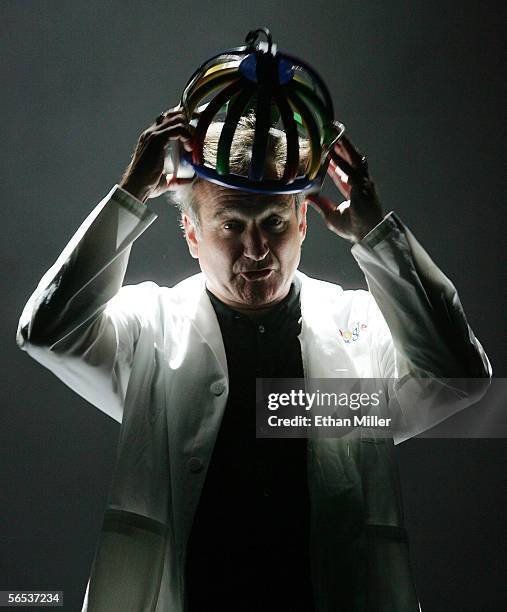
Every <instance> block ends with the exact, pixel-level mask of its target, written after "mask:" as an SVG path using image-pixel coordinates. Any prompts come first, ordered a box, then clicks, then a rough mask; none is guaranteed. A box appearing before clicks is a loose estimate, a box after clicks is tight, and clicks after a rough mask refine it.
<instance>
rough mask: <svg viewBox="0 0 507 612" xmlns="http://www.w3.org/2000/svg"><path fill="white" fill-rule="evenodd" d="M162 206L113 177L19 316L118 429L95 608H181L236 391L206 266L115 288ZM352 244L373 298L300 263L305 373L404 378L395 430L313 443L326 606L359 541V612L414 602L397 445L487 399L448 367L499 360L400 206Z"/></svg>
mask: <svg viewBox="0 0 507 612" xmlns="http://www.w3.org/2000/svg"><path fill="white" fill-rule="evenodd" d="M155 217H156V215H155V214H154V213H153V212H151V211H150V210H149V209H148V208H147V207H145V206H144V205H143V204H142V203H140V202H139V201H137V200H136V199H135V198H133V197H131V196H130V194H128V193H127V192H125V191H124V190H122V189H121V188H119V187H118V186H115V187H114V188H113V189H112V190H111V192H110V193H109V194H108V195H107V196H106V197H105V198H104V199H103V200H102V201H101V202H100V203H99V204H98V205H97V207H96V208H95V209H94V210H93V211H92V213H91V214H90V215H89V216H88V217H87V219H86V220H85V221H84V223H83V224H82V225H81V227H80V228H79V229H78V231H77V232H76V234H75V235H74V236H73V238H72V239H71V240H70V242H69V244H68V245H67V246H66V248H65V249H64V251H63V252H62V254H61V255H60V257H59V258H58V260H57V261H56V263H55V264H54V265H53V266H52V267H51V268H50V270H49V271H48V272H47V273H46V274H45V275H44V277H43V278H42V280H41V281H40V283H39V285H38V287H37V289H36V290H35V292H34V293H33V295H32V296H31V298H30V299H29V301H28V303H27V304H26V306H25V309H24V311H23V314H22V316H21V320H20V323H19V329H18V336H17V339H18V344H19V345H20V347H21V348H23V349H24V350H26V351H27V352H28V353H29V354H30V355H31V356H32V357H34V358H35V359H36V360H37V361H39V362H40V363H41V364H43V365H44V366H46V367H47V368H49V369H50V370H51V371H52V372H54V373H55V374H56V375H57V376H58V377H59V378H60V379H61V380H62V381H64V382H65V383H66V384H67V385H69V386H70V387H71V388H72V389H74V390H75V391H76V392H77V393H79V394H80V395H81V396H83V397H84V398H85V399H86V400H88V401H89V402H91V403H92V404H93V405H95V406H96V407H98V408H99V409H100V410H102V411H103V412H105V413H106V414H108V415H109V416H111V417H112V418H114V419H115V420H117V421H118V422H119V423H121V430H120V437H119V443H118V449H117V461H116V467H115V471H114V475H113V479H112V483H111V488H110V493H109V497H108V503H107V508H106V512H105V517H104V524H103V528H102V531H101V534H100V538H99V541H98V544H97V551H96V556H95V561H94V565H93V568H92V572H91V580H90V581H89V585H88V588H87V594H86V597H85V602H84V607H83V609H86V608H88V610H89V612H102V611H107V612H111V610H113V609H114V610H120V609H121V610H122V611H125V612H126V611H132V612H141V611H143V612H144V611H148V610H149V611H153V610H154V611H155V612H183V610H184V589H185V587H184V571H183V568H184V563H185V555H186V543H187V538H188V536H189V532H190V528H191V524H192V520H193V516H194V513H195V510H196V506H197V503H198V500H199V496H200V492H201V489H202V486H203V483H204V479H205V476H206V468H207V466H208V464H209V461H210V458H211V453H212V450H213V444H214V441H215V438H216V435H217V432H218V429H219V427H220V421H221V418H222V415H223V411H224V408H225V405H226V402H227V393H228V375H227V363H226V356H225V351H224V345H223V341H222V337H221V333H220V328H219V325H218V322H217V318H216V316H215V313H214V310H213V307H212V305H211V303H210V301H209V298H208V296H207V294H206V292H205V290H204V289H205V281H204V278H203V276H202V275H201V274H198V275H195V276H192V277H190V278H187V279H186V280H184V281H183V282H181V283H179V284H178V285H176V286H175V287H173V288H167V287H159V286H158V285H156V284H155V283H153V282H144V283H141V284H139V285H135V286H124V287H122V282H123V278H124V274H125V270H126V267H127V263H128V258H129V253H130V247H131V245H132V242H133V241H134V240H135V239H136V238H137V237H138V236H139V235H140V234H141V233H142V232H143V231H144V230H145V229H146V228H147V227H148V225H149V224H150V223H151V222H152V221H153V220H154V219H155ZM352 253H353V255H354V257H355V258H356V260H357V261H358V263H359V265H360V266H361V268H362V269H363V271H364V273H365V276H366V279H367V281H368V285H369V289H370V291H369V292H367V291H363V290H358V291H344V290H342V288H341V287H339V286H337V285H333V284H331V283H327V282H322V281H318V280H315V279H312V278H309V277H307V276H306V275H304V274H302V273H300V272H298V273H297V274H298V275H299V277H300V279H301V282H302V284H301V309H302V331H301V334H300V343H301V351H302V358H303V366H304V372H305V378H306V379H307V380H308V381H309V383H310V384H311V380H310V379H312V378H333V377H346V378H353V377H359V378H382V379H396V380H395V381H390V382H386V385H387V386H388V388H387V389H386V391H387V392H386V397H388V402H389V410H390V411H391V413H392V414H393V415H396V416H397V429H396V431H395V432H394V440H391V439H387V440H386V439H382V440H379V439H375V438H374V437H372V435H371V432H368V430H366V429H364V430H361V431H360V432H359V435H355V436H354V435H353V436H345V437H342V438H338V439H329V438H322V439H319V438H317V437H316V438H314V439H310V440H309V443H308V466H307V467H308V483H309V491H310V499H311V505H312V524H311V547H312V553H311V554H312V576H313V582H314V589H315V593H316V594H315V601H316V610H318V612H336V611H337V610H338V609H340V593H339V592H337V589H336V588H334V586H335V583H336V581H335V580H334V577H333V559H336V556H337V555H340V554H347V555H350V560H351V563H354V562H356V556H357V559H359V558H360V554H361V552H360V551H363V554H364V551H366V553H365V554H366V559H367V564H366V565H364V566H362V567H363V569H361V570H358V584H357V598H356V604H355V607H354V611H353V612H359V611H360V610H361V611H363V610H368V611H370V610H373V609H374V610H376V611H382V612H398V611H399V612H410V611H412V610H414V611H417V610H419V605H418V601H417V597H416V594H415V589H414V586H413V581H412V578H411V572H410V566H409V558H408V549H407V542H406V538H405V531H404V526H403V516H402V504H401V495H400V491H399V484H398V473H397V468H396V464H395V462H394V458H393V441H394V443H398V442H401V441H403V440H405V439H407V438H409V437H411V436H413V435H416V434H418V433H420V432H421V431H423V430H425V429H427V428H428V427H431V426H432V425H434V424H436V423H438V422H439V421H441V420H442V419H444V418H446V416H449V415H450V414H452V413H453V412H456V411H457V410H460V409H461V408H463V407H465V406H467V405H469V404H471V403H473V402H474V401H476V400H477V399H478V398H479V397H480V396H481V395H482V394H483V393H484V388H485V386H484V385H477V383H476V382H475V383H472V381H471V383H470V385H466V384H465V387H466V388H463V387H462V388H459V389H456V388H454V387H453V386H452V385H449V384H446V383H445V382H443V381H438V380H436V378H437V377H438V376H446V377H456V378H457V377H460V378H465V377H486V379H487V377H488V376H490V374H491V368H490V365H489V362H488V359H487V357H486V355H485V353H484V351H483V349H482V347H481V345H480V343H479V342H478V341H477V339H476V338H475V336H474V334H473V333H472V331H471V330H470V328H469V326H468V325H467V322H466V319H465V316H464V313H463V310H462V307H461V304H460V302H459V299H458V297H457V294H456V291H455V289H454V287H453V285H452V284H451V283H450V281H449V280H448V279H447V278H446V277H445V276H444V275H443V274H442V272H440V270H439V269H438V268H437V267H436V266H435V264H434V263H433V262H432V261H431V260H430V258H429V257H428V255H427V254H426V253H425V251H424V250H423V249H422V247H421V246H420V245H419V244H418V242H417V241H416V239H415V238H414V237H413V235H412V234H411V233H410V231H409V230H408V229H407V228H406V227H405V226H404V225H403V224H402V223H401V221H400V220H399V219H398V218H397V217H396V216H395V215H394V214H393V213H391V214H389V215H388V216H387V217H386V218H385V219H384V221H382V223H380V224H379V225H378V226H377V227H376V228H375V229H374V230H372V232H370V234H368V236H367V237H366V238H365V239H363V240H362V241H361V242H360V243H358V244H356V245H354V247H353V248H352ZM357 323H360V324H361V326H362V327H360V329H361V331H360V333H359V335H358V337H357V338H356V339H355V340H351V339H349V342H346V341H345V339H344V336H343V335H342V333H340V330H341V332H345V337H346V336H347V333H346V332H347V331H348V330H352V329H354V327H355V326H356V324H357ZM364 325H365V326H366V327H364ZM414 377H424V378H426V379H427V382H426V383H424V384H422V383H421V382H420V381H419V382H417V381H415V382H414ZM414 384H415V385H418V386H421V387H424V388H421V393H420V397H421V402H417V403H407V402H406V403H404V402H403V398H404V393H405V391H404V390H406V389H409V388H410V386H411V385H414ZM410 392H411V393H412V397H413V389H411V391H410ZM435 397H438V398H439V401H438V403H435V402H431V401H430V399H431V398H433V399H434V398H435ZM358 516H360V517H362V519H361V520H360V521H359V522H358V520H357V517H358ZM351 517H352V518H351ZM354 530H356V531H355V532H354ZM344 532H346V533H345V535H344ZM353 532H354V535H352V534H353ZM345 541H346V542H347V543H345ZM344 551H346V552H345V553H344ZM361 572H366V573H361Z"/></svg>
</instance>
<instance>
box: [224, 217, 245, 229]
mask: <svg viewBox="0 0 507 612" xmlns="http://www.w3.org/2000/svg"><path fill="white" fill-rule="evenodd" d="M222 227H223V228H224V230H227V231H228V232H240V231H241V230H242V229H243V224H242V223H241V221H235V220H234V219H229V220H228V221H226V222H225V223H224V224H223V226H222Z"/></svg>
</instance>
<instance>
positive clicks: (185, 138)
mask: <svg viewBox="0 0 507 612" xmlns="http://www.w3.org/2000/svg"><path fill="white" fill-rule="evenodd" d="M151 134H152V135H151V137H152V138H156V139H158V138H160V139H162V140H164V141H166V140H167V141H168V140H179V141H180V142H181V144H182V145H183V147H184V148H185V149H186V150H187V151H189V152H191V151H192V136H193V134H192V132H191V130H189V129H188V126H187V125H184V124H182V123H177V124H175V125H170V126H169V127H166V128H165V129H160V130H157V131H156V132H152V133H151Z"/></svg>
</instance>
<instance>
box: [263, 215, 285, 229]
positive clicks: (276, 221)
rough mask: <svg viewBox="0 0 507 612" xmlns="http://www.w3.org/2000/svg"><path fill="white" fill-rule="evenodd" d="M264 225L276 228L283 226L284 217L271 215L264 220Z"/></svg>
mask: <svg viewBox="0 0 507 612" xmlns="http://www.w3.org/2000/svg"><path fill="white" fill-rule="evenodd" d="M264 225H265V226H266V227H267V228H268V229H273V230H278V229H282V228H283V227H284V225H285V221H284V219H282V217H279V216H278V215H271V217H268V218H267V219H266V220H265V221H264Z"/></svg>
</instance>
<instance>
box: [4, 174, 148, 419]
mask: <svg viewBox="0 0 507 612" xmlns="http://www.w3.org/2000/svg"><path fill="white" fill-rule="evenodd" d="M156 217H157V215H156V214H155V213H153V212H152V211H150V210H149V209H148V208H147V207H146V206H144V204H142V203H141V202H139V201H138V200H136V199H135V198H134V197H132V196H131V195H130V194H129V193H128V192H126V191H125V190H123V189H122V188H121V187H119V186H118V185H115V187H113V189H112V190H111V191H110V192H109V193H108V195H107V196H106V197H105V198H104V199H103V200H102V201H101V202H100V203H99V204H98V205H97V206H96V207H95V208H94V210H93V211H92V212H91V213H90V214H89V215H88V217H87V218H86V219H85V221H84V222H83V223H82V225H81V226H80V227H79V229H78V230H77V232H76V233H75V234H74V236H73V237H72V238H71V239H70V241H69V243H68V244H67V246H66V247H65V248H64V250H63V251H62V253H61V254H60V256H59V257H58V259H57V260H56V262H55V263H54V265H53V266H52V267H51V268H50V269H49V270H48V271H47V272H46V274H44V276H43V277H42V279H41V281H40V282H39V284H38V286H37V288H36V289H35V291H34V292H33V294H32V295H31V297H30V298H29V300H28V302H27V304H26V306H25V307H24V309H23V312H22V315H21V318H20V321H19V325H18V330H17V335H16V341H17V343H18V346H19V347H20V348H22V349H23V350H25V351H27V352H28V354H29V355H31V356H32V357H33V358H34V359H36V360H37V361H38V362H39V363H41V364H42V365H44V366H45V367H47V368H48V369H49V370H51V371H52V372H53V373H54V374H56V376H58V377H59V378H60V379H61V380H62V381H63V382H65V383H66V384H67V385H68V386H69V387H71V388H72V389H74V390H75V391H76V392H77V393H79V394H80V395H81V396H82V397H84V398H85V399H86V400H88V401H89V402H91V403H92V404H94V405H95V406H97V407H98V408H100V409H101V410H102V411H103V412H105V413H106V414H108V415H109V416H111V417H112V418H114V419H115V420H117V421H119V422H121V419H122V409H123V408H122V407H123V400H124V395H125V388H126V385H127V383H128V377H129V373H130V364H131V358H132V354H133V350H134V347H135V342H136V337H137V335H138V333H139V326H140V324H141V319H142V316H143V308H144V307H145V302H146V300H147V299H148V296H147V294H148V293H149V292H150V288H151V287H152V286H155V285H154V283H143V284H142V285H145V288H144V290H143V289H141V290H136V289H138V287H140V286H138V287H123V288H122V283H123V279H124V276H125V271H126V268H127V264H128V259H129V255H130V249H131V246H132V243H133V241H134V240H135V239H136V238H137V237H138V236H139V235H140V234H141V233H142V232H143V231H144V230H145V229H146V228H147V227H148V226H149V225H150V224H151V223H152V222H153V221H154V220H155V218H156Z"/></svg>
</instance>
